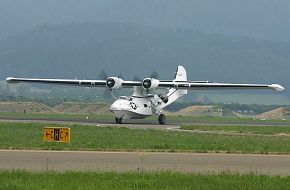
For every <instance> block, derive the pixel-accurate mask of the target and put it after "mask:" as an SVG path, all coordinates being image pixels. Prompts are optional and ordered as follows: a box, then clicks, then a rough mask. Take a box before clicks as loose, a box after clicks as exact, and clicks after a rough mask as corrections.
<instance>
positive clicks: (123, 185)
mask: <svg viewBox="0 0 290 190" xmlns="http://www.w3.org/2000/svg"><path fill="white" fill-rule="evenodd" d="M289 186H290V177H280V176H275V177H270V176H265V175H262V176H258V175H254V174H248V175H239V174H235V175H233V174H226V173H223V174H219V175H210V174H209V175H201V174H181V173H173V172H162V173H158V172H156V173H144V172H138V173H137V172H127V173H114V172H109V173H96V172H64V173H57V172H41V173H33V172H27V171H0V189H1V190H6V189H13V190H15V189H30V190H33V189H37V190H38V189H46V190H50V189H53V190H54V189H63V190H65V189H69V190H71V189H82V190H83V189H102V190H105V189H158V190H160V189H221V190H224V189H235V190H236V189H255V190H259V189H261V190H267V189H289Z"/></svg>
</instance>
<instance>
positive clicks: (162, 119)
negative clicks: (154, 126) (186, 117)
mask: <svg viewBox="0 0 290 190" xmlns="http://www.w3.org/2000/svg"><path fill="white" fill-rule="evenodd" d="M158 121H159V124H160V125H164V124H165V115H164V114H160V115H159V117H158Z"/></svg>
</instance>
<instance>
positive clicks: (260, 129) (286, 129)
mask: <svg viewBox="0 0 290 190" xmlns="http://www.w3.org/2000/svg"><path fill="white" fill-rule="evenodd" d="M181 129H183V130H201V131H226V132H229V131H230V132H237V133H253V134H268V135H277V134H290V126H228V125H225V126H222V125H215V126H213V125H182V126H181Z"/></svg>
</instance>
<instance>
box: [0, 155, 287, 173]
mask: <svg viewBox="0 0 290 190" xmlns="http://www.w3.org/2000/svg"><path fill="white" fill-rule="evenodd" d="M0 168H1V169H2V170H12V169H20V170H29V171H51V170H54V171H60V172H63V171H72V170H73V171H115V172H124V171H176V172H182V173H203V174H207V173H211V174H212V173H220V172H229V173H255V174H265V175H282V176H286V175H290V155H250V154H211V153H204V154H203V153H152V152H95V151H88V152H87V151H45V150H0Z"/></svg>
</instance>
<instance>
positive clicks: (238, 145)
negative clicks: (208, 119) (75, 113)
mask: <svg viewBox="0 0 290 190" xmlns="http://www.w3.org/2000/svg"><path fill="white" fill-rule="evenodd" d="M48 126H57V127H70V128H71V144H65V143H44V142H43V141H42V140H43V132H42V131H43V127H48ZM0 149H49V150H122V151H141V150H142V151H170V152H229V153H283V154H290V138H288V137H280V136H229V135H211V134H194V133H186V132H173V131H166V132H165V131H161V130H152V129H150V130H142V129H128V128H112V127H96V126H80V125H52V124H45V123H32V124H29V123H0Z"/></svg>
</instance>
